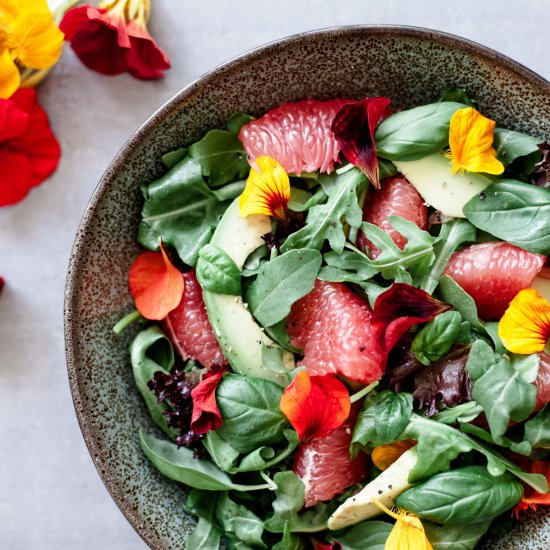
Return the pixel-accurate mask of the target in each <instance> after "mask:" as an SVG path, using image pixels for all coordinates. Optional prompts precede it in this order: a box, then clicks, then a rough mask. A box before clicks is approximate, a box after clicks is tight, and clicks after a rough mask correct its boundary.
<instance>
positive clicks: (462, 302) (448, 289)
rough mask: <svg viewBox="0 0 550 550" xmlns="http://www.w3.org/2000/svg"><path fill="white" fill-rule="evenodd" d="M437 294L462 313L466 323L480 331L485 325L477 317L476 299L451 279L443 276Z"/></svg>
mask: <svg viewBox="0 0 550 550" xmlns="http://www.w3.org/2000/svg"><path fill="white" fill-rule="evenodd" d="M437 294H438V295H439V297H440V298H441V299H442V300H443V301H444V302H447V303H448V304H451V305H452V306H454V307H455V309H456V310H457V311H458V312H459V313H460V315H461V316H462V318H463V319H464V320H465V321H468V323H470V325H471V326H472V327H473V328H475V329H478V330H483V325H482V324H481V322H480V321H479V317H478V316H477V306H476V303H475V301H474V299H473V298H472V297H471V296H470V295H469V294H468V293H467V292H466V291H465V290H464V289H463V288H462V287H461V286H460V285H459V284H458V283H457V282H456V281H455V280H454V279H452V278H451V277H449V276H448V275H443V277H441V279H440V280H439V285H438V286H437Z"/></svg>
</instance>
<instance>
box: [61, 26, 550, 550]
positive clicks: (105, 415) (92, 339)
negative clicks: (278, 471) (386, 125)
mask: <svg viewBox="0 0 550 550" xmlns="http://www.w3.org/2000/svg"><path fill="white" fill-rule="evenodd" d="M449 86H461V87H464V88H466V89H468V90H469V92H470V93H471V94H472V96H473V97H476V98H477V99H478V100H479V102H480V105H481V107H482V109H483V113H484V114H485V115H487V116H490V117H491V118H493V119H495V120H496V121H497V122H498V126H501V127H507V128H512V129H516V130H522V131H525V132H529V133H532V134H534V135H537V136H541V137H543V136H550V85H549V83H548V82H547V81H546V80H544V79H543V78H541V77H540V76H538V75H536V74H535V73H533V72H531V71H530V70H528V69H526V68H525V67H523V66H521V65H519V64H518V63H516V62H514V61H512V60H510V59H508V58H507V57H505V56H503V55H501V54H499V53H497V52H494V51H492V50H489V49H487V48H485V47H483V46H480V45H478V44H475V43H472V42H469V41H467V40H463V39H460V38H457V37H454V36H450V35H447V34H443V33H439V32H435V31H430V30H424V29H417V28H410V27H388V26H359V27H344V28H336V29H327V30H323V31H316V32H310V33H305V34H300V35H296V36H292V37H290V38H286V39H284V40H281V41H279V42H275V43H273V44H269V45H267V46H265V47H262V48H259V49H257V50H254V51H252V52H250V53H247V54H245V55H243V56H241V57H239V58H237V59H235V60H233V61H230V62H229V63H227V64H225V65H222V66H221V67H218V68H217V69H215V70H214V71H212V72H210V73H208V74H207V75H205V76H203V77H202V78H200V79H199V80H197V81H196V82H194V83H193V84H191V85H189V86H188V87H187V88H185V89H184V90H182V91H181V92H180V93H178V94H177V95H176V96H175V97H174V98H173V99H171V100H170V101H169V102H168V103H166V105H164V106H163V107H162V108H161V109H160V110H159V111H157V112H156V113H155V114H154V115H153V116H152V117H151V118H150V119H149V120H148V121H147V122H146V123H145V124H144V125H143V126H142V127H141V128H140V129H139V130H138V131H137V132H136V133H135V134H134V135H133V136H132V137H131V138H130V140H129V141H128V143H127V144H126V145H125V146H124V147H123V149H122V151H121V152H120V153H119V154H118V155H117V156H116V158H115V159H114V161H113V162H112V164H111V165H110V166H109V168H108V170H107V171H106V173H105V175H104V176H103V178H102V179H101V181H100V183H99V185H98V187H97V189H96V191H95V193H94V195H93V196H92V198H91V200H90V204H89V205H88V208H87V210H86V212H85V214H84V217H83V219H82V223H81V225H80V228H79V230H78V233H77V235H76V239H75V243H74V248H73V251H72V256H71V261H70V266H69V272H68V274H67V287H66V299H65V339H66V350H67V366H68V371H69V380H70V384H71V390H72V394H73V399H74V405H75V409H76V413H77V416H78V420H79V422H80V426H81V429H82V433H83V435H84V439H85V440H86V443H87V445H88V449H89V451H90V454H91V455H92V458H93V460H94V462H95V464H96V467H97V470H98V472H99V474H100V476H101V478H102V479H103V482H104V483H105V485H106V486H107V489H108V490H109V492H110V493H111V495H112V497H113V498H114V500H115V502H116V503H117V504H118V506H119V507H120V509H121V510H122V513H123V514H124V515H125V516H126V517H127V518H128V521H130V523H131V524H132V525H133V526H134V528H135V529H136V531H137V532H138V533H139V534H140V535H141V536H142V537H143V539H144V540H145V541H146V542H147V543H148V544H149V545H150V546H151V547H153V548H159V549H160V548H182V547H183V546H184V543H185V540H186V539H187V536H188V533H189V531H190V529H191V527H192V525H193V521H192V520H191V519H190V518H189V517H188V516H186V515H184V513H183V510H182V505H183V502H184V499H185V488H184V487H182V486H181V485H178V484H176V483H174V482H172V481H170V480H168V479H165V478H164V477H162V476H161V475H160V474H159V473H158V472H157V471H156V470H155V469H154V468H153V466H152V465H151V464H150V463H149V462H148V461H147V459H146V458H145V457H144V455H143V453H142V452H141V449H140V446H139V440H138V430H139V427H140V426H145V427H146V428H147V429H148V430H154V427H153V425H152V422H151V420H150V419H149V417H148V414H147V411H146V409H145V406H144V404H143V403H142V401H141V397H140V396H139V394H138V392H137V390H136V388H135V387H134V384H133V380H132V374H131V370H130V365H129V359H128V351H127V350H128V343H129V340H130V338H131V336H132V334H131V331H127V332H125V333H124V334H122V335H120V336H116V335H115V334H114V333H113V332H112V330H111V327H112V326H113V324H114V323H115V322H116V321H117V320H118V319H120V318H121V317H122V316H123V315H124V314H126V313H128V312H129V311H130V310H131V309H132V307H133V304H132V299H131V297H130V294H129V292H128V286H127V276H128V270H129V268H130V265H131V263H132V261H133V259H134V258H135V257H136V256H137V255H138V253H139V248H138V246H137V245H136V243H135V236H136V230H137V226H138V221H139V211H140V208H141V203H142V198H141V193H140V191H139V187H138V183H139V182H140V181H141V180H142V179H151V178H153V177H155V176H158V175H159V173H160V172H161V169H162V166H161V163H160V157H161V155H162V154H164V153H166V152H168V151H170V150H172V149H175V148H177V147H182V146H185V145H188V144H190V143H191V142H193V141H195V140H197V139H198V138H200V137H201V136H202V135H203V134H204V133H205V132H206V131H207V130H209V129H211V128H216V127H219V126H221V125H222V124H223V123H224V121H225V120H226V118H227V117H228V115H229V114H231V113H232V112H234V111H244V112H248V113H252V114H261V113H262V112H264V111H265V110H267V109H269V108H271V107H274V106H276V105H279V104H280V103H283V102H285V101H290V100H297V99H301V98H306V97H315V98H319V99H328V98H332V97H337V96H341V97H356V98H362V97H365V96H368V95H383V96H388V97H390V98H392V100H393V105H394V106H395V107H399V108H407V107H412V106H415V105H418V104H421V103H428V102H431V101H434V100H437V98H438V97H439V95H440V94H441V92H442V90H443V89H444V88H446V87H449ZM549 517H550V515H549V514H546V515H545V514H543V513H539V514H531V515H530V516H529V519H528V520H527V521H525V522H523V523H520V524H519V525H518V526H517V527H516V529H515V530H514V531H513V532H511V533H509V534H508V535H506V536H504V537H503V538H501V539H499V540H498V541H496V540H488V541H486V542H485V544H484V546H483V547H484V548H495V549H496V548H498V549H500V550H517V549H518V548H522V549H533V550H534V549H542V548H550V523H549V520H548V518H549Z"/></svg>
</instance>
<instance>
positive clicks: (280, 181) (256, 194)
mask: <svg viewBox="0 0 550 550" xmlns="http://www.w3.org/2000/svg"><path fill="white" fill-rule="evenodd" d="M256 168H258V170H259V171H258V170H257V169H256ZM289 200H290V180H289V179H288V174H287V173H286V172H285V169H284V168H283V167H282V166H281V164H280V163H279V162H277V161H276V160H275V159H273V158H271V157H258V158H257V159H256V161H255V163H254V165H253V166H252V168H251V169H250V175H249V176H248V179H247V180H246V187H245V188H244V191H243V193H242V195H241V197H240V199H239V209H240V213H241V216H242V217H243V218H244V217H245V216H249V215H251V214H266V215H267V216H272V217H273V218H277V219H279V220H281V221H284V220H285V219H286V215H287V208H288V201H289Z"/></svg>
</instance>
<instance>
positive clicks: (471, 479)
mask: <svg viewBox="0 0 550 550" xmlns="http://www.w3.org/2000/svg"><path fill="white" fill-rule="evenodd" d="M522 496H523V486H522V485H521V483H520V482H519V481H517V480H515V479H514V478H513V477H512V476H510V475H508V474H504V475H500V476H492V475H491V474H490V473H489V472H488V471H487V468H485V467H484V466H466V467H464V468H457V469H454V470H450V471H449V472H444V473H441V474H437V475H435V476H433V477H431V478H430V479H428V480H426V481H424V482H422V483H419V484H418V485H416V486H415V487H411V488H410V489H407V490H406V491H404V492H403V493H401V495H399V496H398V497H397V498H396V499H395V503H396V504H397V505H398V506H400V507H401V508H404V509H405V510H408V511H409V512H412V513H413V514H415V515H417V516H418V517H420V518H423V519H428V520H430V521H434V522H436V523H449V524H451V525H468V524H470V523H475V522H478V521H486V520H489V519H493V518H495V517H497V516H498V515H499V514H501V513H502V512H505V511H506V510H509V509H510V508H512V506H515V505H516V504H517V503H518V502H519V500H520V499H521V497H522Z"/></svg>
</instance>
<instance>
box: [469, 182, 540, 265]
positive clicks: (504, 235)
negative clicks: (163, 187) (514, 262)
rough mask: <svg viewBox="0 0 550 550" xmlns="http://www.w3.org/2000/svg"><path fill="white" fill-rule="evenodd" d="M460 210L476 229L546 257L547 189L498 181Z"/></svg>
mask: <svg viewBox="0 0 550 550" xmlns="http://www.w3.org/2000/svg"><path fill="white" fill-rule="evenodd" d="M463 210H464V215H465V216H466V217H467V218H468V219H469V220H470V221H471V222H472V223H473V224H474V225H475V226H476V227H478V228H479V229H483V230H484V231H488V232H489V233H491V234H492V235H494V236H495V237H497V238H499V239H502V240H504V241H508V242H509V243H512V244H515V245H516V246H519V247H520V248H523V249H524V250H528V251H529V252H535V253H538V254H544V255H548V254H550V189H544V188H543V187H537V186H536V185H530V184H527V183H521V182H518V181H513V180H509V181H499V182H498V183H493V184H491V185H489V187H487V188H486V189H485V191H483V193H480V194H479V195H475V196H474V197H472V198H471V199H470V200H469V201H468V202H467V203H466V204H465V205H464V209H463Z"/></svg>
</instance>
